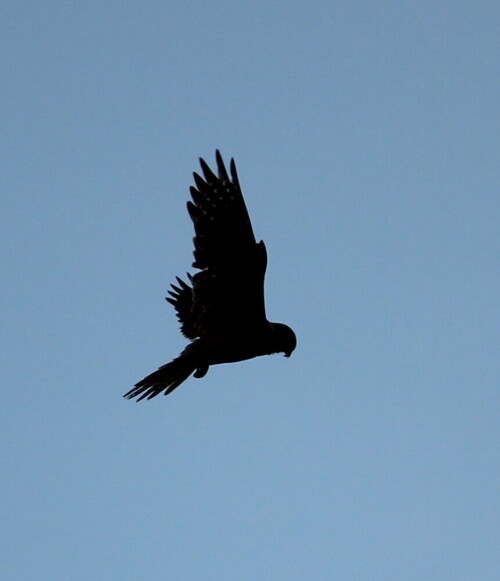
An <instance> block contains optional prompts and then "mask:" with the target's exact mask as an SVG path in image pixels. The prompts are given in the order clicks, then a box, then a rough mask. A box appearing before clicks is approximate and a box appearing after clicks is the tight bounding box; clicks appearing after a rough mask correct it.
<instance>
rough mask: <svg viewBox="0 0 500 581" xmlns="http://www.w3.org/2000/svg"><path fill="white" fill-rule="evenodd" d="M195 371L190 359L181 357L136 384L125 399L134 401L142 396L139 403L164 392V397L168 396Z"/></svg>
mask: <svg viewBox="0 0 500 581" xmlns="http://www.w3.org/2000/svg"><path fill="white" fill-rule="evenodd" d="M194 370H195V367H194V366H193V365H192V363H190V362H189V358H188V357H183V356H182V355H180V356H179V357H177V358H176V359H174V360H173V361H171V362H170V363H166V364H165V365H162V366H161V367H160V368H159V369H157V370H156V371H154V372H153V373H151V374H150V375H148V376H147V377H145V378H144V379H143V380H141V381H139V383H136V385H135V387H134V388H133V389H131V390H130V391H129V392H128V393H126V394H125V395H124V396H123V397H125V398H127V399H133V398H134V397H137V396H140V397H138V398H137V401H141V399H144V398H146V399H151V398H152V397H155V396H157V395H159V394H160V393H161V392H162V391H164V392H165V394H164V395H168V394H169V393H171V392H172V391H174V389H175V388H176V387H179V385H180V384H181V383H182V382H183V381H185V380H186V379H187V378H188V377H189V376H190V375H191V374H192V373H193V371H194Z"/></svg>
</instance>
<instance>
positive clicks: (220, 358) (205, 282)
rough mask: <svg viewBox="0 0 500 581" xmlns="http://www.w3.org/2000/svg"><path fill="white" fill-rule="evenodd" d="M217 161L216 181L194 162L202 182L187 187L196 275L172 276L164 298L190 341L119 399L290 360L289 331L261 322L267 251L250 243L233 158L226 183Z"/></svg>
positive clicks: (294, 342) (251, 235)
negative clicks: (275, 357)
mask: <svg viewBox="0 0 500 581" xmlns="http://www.w3.org/2000/svg"><path fill="white" fill-rule="evenodd" d="M215 159H216V162H217V175H216V174H215V173H213V172H212V170H211V169H210V168H209V167H208V165H207V164H206V162H205V161H204V160H203V159H201V158H200V165H201V169H202V173H203V177H201V176H200V175H199V174H197V173H193V176H194V181H195V184H196V187H193V186H191V188H190V192H191V197H192V200H193V201H192V202H191V201H189V202H188V203H187V209H188V212H189V215H190V217H191V219H192V221H193V224H194V230H195V236H194V238H193V242H194V252H193V254H194V262H193V267H194V268H196V269H197V270H198V272H196V273H195V274H194V275H191V274H188V275H187V281H188V282H186V281H184V280H182V279H180V278H179V277H177V284H172V285H171V287H172V290H169V291H168V294H169V296H168V297H166V300H167V301H168V302H169V303H171V304H172V305H173V306H174V308H175V310H176V313H177V318H178V319H179V322H180V325H181V327H180V328H181V332H182V334H183V335H184V336H185V337H186V338H187V339H190V341H191V342H190V343H189V344H188V345H187V346H186V348H185V349H184V350H183V351H182V353H181V354H180V355H179V356H178V357H176V358H175V359H174V360H173V361H171V362H170V363H167V364H165V365H162V366H161V367H160V368H159V369H158V370H157V371H154V372H153V373H151V374H150V375H148V376H147V377H145V378H144V379H142V380H141V381H139V383H137V384H136V385H135V387H134V388H133V389H131V390H130V391H129V392H128V393H126V394H125V396H124V397H126V398H127V399H132V398H136V397H137V401H140V400H142V399H144V398H147V399H151V398H152V397H155V396H157V395H158V394H160V393H162V392H164V394H165V395H167V394H169V393H171V392H172V391H173V390H174V389H175V388H176V387H178V386H179V385H180V384H181V383H182V382H183V381H185V380H186V379H187V378H188V377H189V376H190V375H192V374H193V375H194V377H197V378H200V377H203V376H204V375H205V374H206V373H207V371H208V368H209V367H210V365H216V364H219V363H234V362H237V361H243V360H245V359H252V358H253V357H259V356H260V355H271V354H273V353H284V354H285V357H289V356H290V355H291V353H292V351H293V350H294V349H295V347H296V345H297V339H296V337H295V333H294V332H293V331H292V329H291V328H290V327H287V326H286V325H283V324H282V323H272V322H270V321H268V320H267V318H266V311H265V302H264V277H265V274H266V266H267V252H266V246H265V244H264V242H263V241H262V240H261V241H260V242H256V240H255V236H254V233H253V229H252V224H251V222H250V217H249V215H248V211H247V208H246V206H245V201H244V199H243V194H242V192H241V188H240V184H239V180H238V174H237V172H236V164H235V162H234V159H231V163H230V176H229V175H228V173H227V170H226V167H225V165H224V161H223V159H222V156H221V154H220V152H219V151H216V154H215Z"/></svg>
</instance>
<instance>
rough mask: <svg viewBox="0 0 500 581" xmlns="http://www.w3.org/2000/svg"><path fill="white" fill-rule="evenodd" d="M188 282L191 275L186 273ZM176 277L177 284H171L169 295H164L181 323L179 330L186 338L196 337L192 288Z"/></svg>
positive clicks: (190, 279)
mask: <svg viewBox="0 0 500 581" xmlns="http://www.w3.org/2000/svg"><path fill="white" fill-rule="evenodd" d="M187 276H188V279H189V282H191V281H192V279H193V277H192V276H191V275H190V274H188V275H187ZM176 278H177V285H175V284H172V285H170V286H171V287H172V290H169V291H168V294H169V295H170V296H169V297H165V300H167V301H168V302H169V303H170V304H171V305H173V306H174V308H175V312H176V313H177V318H178V319H179V323H180V324H181V332H182V334H183V335H184V337H186V338H187V339H196V337H198V330H197V329H196V325H195V321H194V318H193V289H192V288H191V287H190V286H189V285H188V284H186V283H185V282H184V281H183V280H182V279H181V278H179V277H176Z"/></svg>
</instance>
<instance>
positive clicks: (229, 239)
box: [176, 151, 267, 337]
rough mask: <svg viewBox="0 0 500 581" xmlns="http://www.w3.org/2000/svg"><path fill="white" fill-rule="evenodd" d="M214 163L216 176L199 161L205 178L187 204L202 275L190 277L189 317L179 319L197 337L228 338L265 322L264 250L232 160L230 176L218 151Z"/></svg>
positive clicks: (196, 177)
mask: <svg viewBox="0 0 500 581" xmlns="http://www.w3.org/2000/svg"><path fill="white" fill-rule="evenodd" d="M216 161H217V175H215V174H214V173H213V172H212V170H211V169H210V168H209V167H208V165H207V164H206V163H205V161H204V160H203V159H200V165H201V169H202V172H203V177H201V176H200V175H198V174H197V173H194V174H193V175H194V180H195V183H196V187H191V189H190V191H191V197H192V199H193V201H192V202H188V203H187V207H188V212H189V215H190V216H191V219H192V220H193V223H194V229H195V237H194V240H193V241H194V262H193V266H194V267H195V268H197V269H199V270H200V272H198V273H196V274H195V275H194V276H193V277H192V278H191V282H192V285H193V294H192V298H193V303H192V307H191V316H190V317H189V316H188V315H187V311H185V312H183V313H182V318H181V317H180V318H181V321H182V323H183V325H185V326H186V329H187V331H188V332H189V333H191V327H193V328H194V329H196V331H195V332H196V336H198V337H204V336H212V335H217V336H221V335H225V336H230V335H232V334H233V332H236V331H237V330H238V329H240V328H241V326H242V325H244V326H249V327H250V328H251V327H253V326H259V325H264V324H265V323H266V313H265V305H264V276H265V272H266V266H267V254H266V247H265V245H264V242H262V241H261V242H259V243H257V242H256V240H255V236H254V233H253V229H252V224H251V222H250V217H249V215H248V211H247V209H246V206H245V201H244V199H243V194H242V192H241V188H240V184H239V181H238V174H237V173H236V165H235V163H234V160H233V159H231V163H230V174H231V175H230V176H229V175H228V173H227V170H226V167H225V166H224V162H223V160H222V156H221V154H220V153H219V151H217V152H216ZM181 297H182V294H181ZM178 306H180V303H179V301H178ZM176 308H177V312H178V314H179V315H180V314H181V313H180V311H179V308H178V307H177V306H176ZM184 313H186V314H184Z"/></svg>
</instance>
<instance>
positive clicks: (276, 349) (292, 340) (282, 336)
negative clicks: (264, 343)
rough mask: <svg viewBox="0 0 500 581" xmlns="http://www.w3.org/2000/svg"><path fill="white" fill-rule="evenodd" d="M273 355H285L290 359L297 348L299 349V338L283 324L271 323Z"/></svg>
mask: <svg viewBox="0 0 500 581" xmlns="http://www.w3.org/2000/svg"><path fill="white" fill-rule="evenodd" d="M271 329H272V341H273V353H284V354H285V357H290V355H291V354H292V352H293V351H294V349H295V347H297V337H296V336H295V333H294V332H293V331H292V329H290V327H288V326H287V325H283V324H282V323H271Z"/></svg>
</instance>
